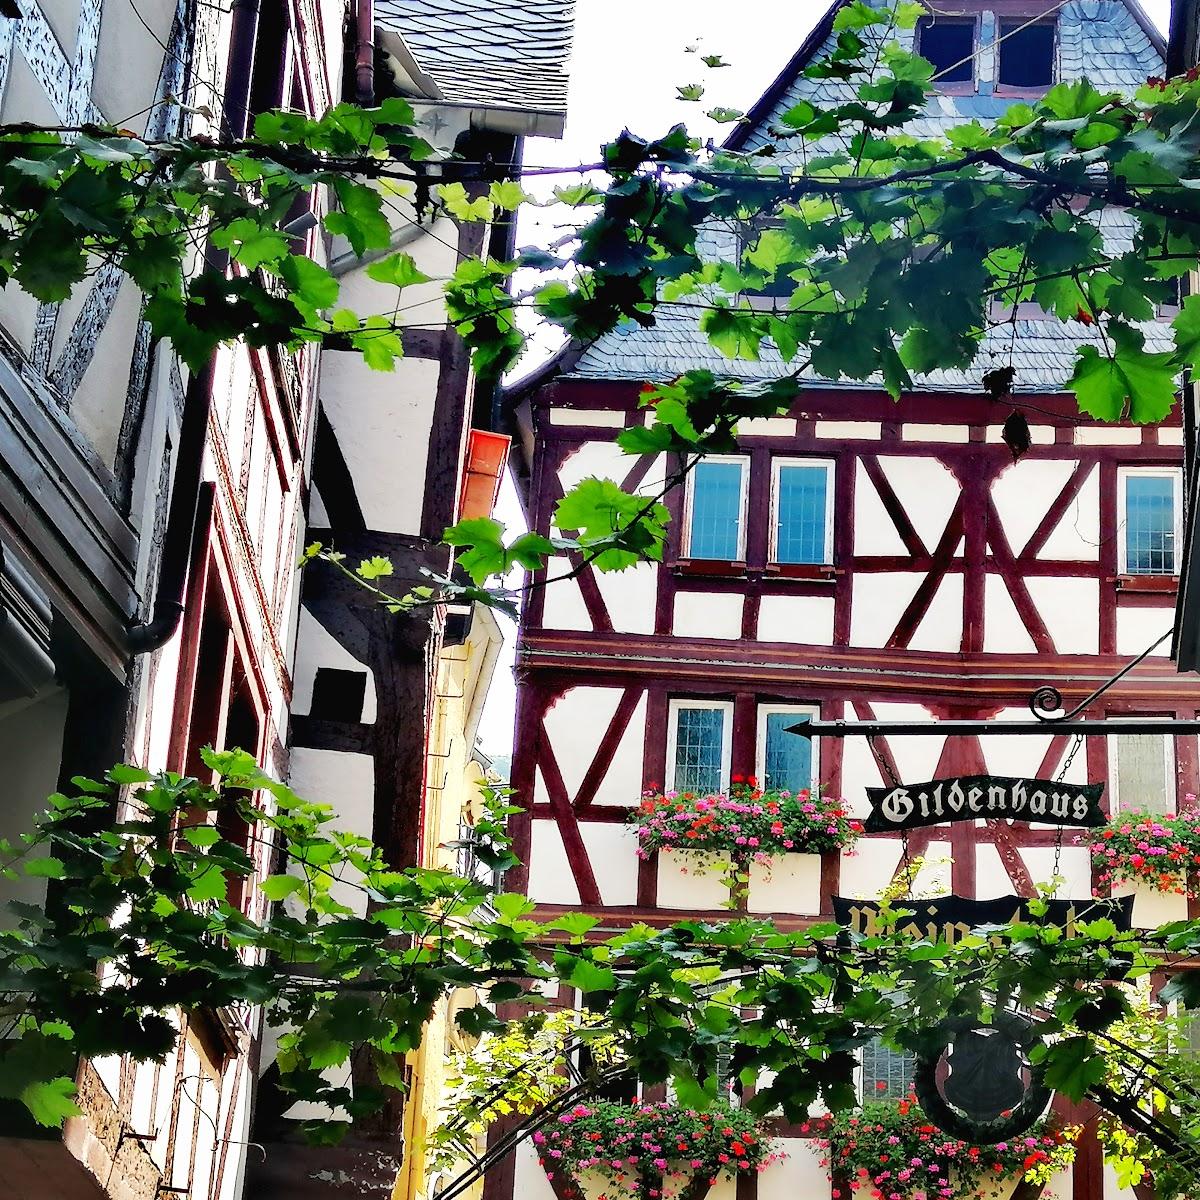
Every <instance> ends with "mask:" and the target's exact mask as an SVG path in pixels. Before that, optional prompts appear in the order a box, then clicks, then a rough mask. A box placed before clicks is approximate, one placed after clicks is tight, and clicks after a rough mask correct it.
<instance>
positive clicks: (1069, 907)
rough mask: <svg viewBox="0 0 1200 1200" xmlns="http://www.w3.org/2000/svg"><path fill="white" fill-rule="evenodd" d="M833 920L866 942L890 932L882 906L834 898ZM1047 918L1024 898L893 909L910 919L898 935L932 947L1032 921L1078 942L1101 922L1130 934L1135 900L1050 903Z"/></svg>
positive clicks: (898, 903)
mask: <svg viewBox="0 0 1200 1200" xmlns="http://www.w3.org/2000/svg"><path fill="white" fill-rule="evenodd" d="M832 899H833V915H834V918H835V919H836V920H837V923H838V924H839V925H842V926H844V927H845V928H846V929H848V930H850V931H851V932H853V933H860V934H862V935H863V936H864V937H874V936H877V935H879V934H883V933H885V932H886V929H885V927H884V926H883V925H881V924H880V921H879V912H880V909H881V908H882V905H881V904H880V902H879V901H878V900H851V899H849V898H848V897H846V896H834V897H833V898H832ZM1046 904H1047V906H1048V907H1047V910H1046V915H1045V916H1038V917H1035V916H1033V915H1032V914H1031V913H1030V911H1029V898H1028V897H1024V896H1001V897H999V898H998V899H995V900H975V899H972V898H971V897H969V896H939V897H938V898H937V899H936V900H908V899H900V900H895V901H893V902H892V905H891V907H892V909H893V910H896V909H899V910H902V911H903V912H906V913H910V914H911V915H910V916H906V917H901V918H899V920H898V921H897V923H896V925H895V932H897V933H900V934H904V935H905V936H908V937H912V938H915V939H918V940H919V939H926V940H928V941H931V942H946V943H947V944H949V945H953V944H954V943H955V942H957V941H959V940H961V939H962V938H964V937H966V935H967V934H969V933H971V932H972V931H973V930H976V929H980V928H982V927H984V926H988V925H1012V924H1015V923H1017V922H1023V921H1028V922H1030V923H1032V924H1036V925H1057V926H1059V927H1060V928H1061V929H1062V930H1063V931H1064V933H1065V934H1066V936H1067V937H1073V936H1074V928H1075V925H1076V924H1077V923H1078V922H1080V921H1097V920H1099V919H1100V918H1101V917H1107V918H1108V920H1110V921H1112V923H1113V924H1114V925H1115V926H1116V927H1117V931H1118V932H1119V933H1124V932H1126V931H1128V930H1129V929H1131V928H1132V925H1133V897H1132V896H1120V897H1117V898H1115V899H1111V900H1108V899H1101V900H1094V899H1089V900H1047V901H1046Z"/></svg>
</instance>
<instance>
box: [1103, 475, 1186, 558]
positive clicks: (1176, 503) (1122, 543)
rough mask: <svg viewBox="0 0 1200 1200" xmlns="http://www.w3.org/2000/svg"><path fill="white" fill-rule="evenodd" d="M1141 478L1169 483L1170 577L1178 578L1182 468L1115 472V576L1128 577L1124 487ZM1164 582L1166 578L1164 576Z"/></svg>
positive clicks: (1180, 542)
mask: <svg viewBox="0 0 1200 1200" xmlns="http://www.w3.org/2000/svg"><path fill="white" fill-rule="evenodd" d="M1135 475H1140V476H1143V477H1149V478H1151V479H1162V478H1169V479H1170V480H1171V489H1172V490H1171V507H1172V514H1171V516H1172V527H1173V529H1174V532H1175V561H1174V563H1173V564H1172V565H1173V567H1174V569H1173V570H1172V572H1171V574H1172V575H1178V574H1179V558H1180V555H1181V553H1182V551H1183V468H1182V467H1151V466H1138V467H1118V468H1117V573H1118V574H1120V575H1128V574H1129V573H1130V572H1129V562H1128V546H1127V539H1126V537H1125V527H1126V525H1127V524H1128V522H1129V510H1128V489H1127V487H1126V484H1127V483H1128V481H1129V479H1130V478H1131V477H1132V476H1135ZM1138 574H1141V572H1138ZM1163 578H1166V577H1165V576H1163Z"/></svg>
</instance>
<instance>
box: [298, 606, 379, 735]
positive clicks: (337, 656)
mask: <svg viewBox="0 0 1200 1200" xmlns="http://www.w3.org/2000/svg"><path fill="white" fill-rule="evenodd" d="M318 667H331V668H333V669H335V670H338V671H361V672H363V673H364V674H365V675H366V677H367V686H366V692H365V694H364V696H363V711H362V719H363V721H364V723H366V724H368V725H370V724H372V723H373V722H374V720H375V714H376V696H375V676H374V675H373V674H372V672H371V670H370V669H369V668H368V667H365V666H364V665H363V664H362V663H360V662H359V661H358V659H357V658H355V657H354V655H353V654H351V653H350V651H349V650H347V649H346V648H345V647H344V646H342V645H341V643H339V642H338V640H337V639H336V638H335V637H334V636H333V635H332V634H331V633H330V632H329V631H328V630H327V629H326V628H325V626H324V625H322V624H321V622H320V621H318V620H317V619H316V617H314V616H313V615H312V614H311V613H310V612H309V611H308V610H307V609H303V608H302V609H301V610H300V619H299V633H298V635H297V638H296V665H295V667H294V669H293V671H292V684H293V690H292V714H293V715H294V716H298V717H302V716H307V715H308V713H310V712H311V711H312V696H313V683H314V681H315V680H316V677H317V668H318Z"/></svg>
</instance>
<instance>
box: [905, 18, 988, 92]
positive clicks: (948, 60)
mask: <svg viewBox="0 0 1200 1200" xmlns="http://www.w3.org/2000/svg"><path fill="white" fill-rule="evenodd" d="M917 53H918V54H920V56H921V57H922V58H926V59H928V60H929V61H930V62H931V63H933V80H934V83H971V82H972V81H973V80H974V79H975V57H974V55H975V22H974V21H973V20H971V19H966V20H963V19H958V20H949V21H948V20H946V18H945V17H934V18H930V17H926V18H924V19H923V20H922V21H921V22H920V24H919V25H918V26H917Z"/></svg>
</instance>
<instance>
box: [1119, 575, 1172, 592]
mask: <svg viewBox="0 0 1200 1200" xmlns="http://www.w3.org/2000/svg"><path fill="white" fill-rule="evenodd" d="M1113 582H1114V583H1115V584H1116V587H1117V591H1118V592H1157V593H1160V594H1161V593H1169V594H1174V593H1175V592H1177V591H1178V590H1179V576H1178V575H1118V576H1117V577H1116V579H1115V580H1113Z"/></svg>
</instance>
